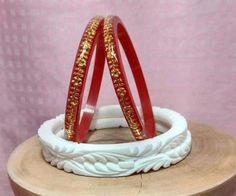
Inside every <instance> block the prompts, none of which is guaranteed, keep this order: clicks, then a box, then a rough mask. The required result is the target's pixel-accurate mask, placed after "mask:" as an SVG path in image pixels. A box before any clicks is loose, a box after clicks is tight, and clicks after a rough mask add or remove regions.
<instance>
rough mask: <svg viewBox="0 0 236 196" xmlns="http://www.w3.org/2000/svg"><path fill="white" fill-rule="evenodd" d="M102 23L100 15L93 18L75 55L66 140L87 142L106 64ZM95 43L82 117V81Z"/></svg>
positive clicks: (66, 124) (67, 104) (67, 113)
mask: <svg viewBox="0 0 236 196" xmlns="http://www.w3.org/2000/svg"><path fill="white" fill-rule="evenodd" d="M103 22H104V19H103V17H100V16H97V17H94V18H93V19H92V20H91V21H90V22H89V24H88V25H87V27H86V29H85V31H84V34H83V36H82V39H81V41H80V45H79V48H78V51H77V54H76V58H75V62H74V67H73V70H72V74H71V79H70V85H69V91H68V96H67V103H66V111H65V138H66V139H68V140H71V141H76V142H83V141H84V140H85V139H86V136H87V133H88V130H89V127H90V124H91V120H92V118H93V115H94V110H95V107H96V103H97V98H98V94H99V90H100V85H101V81H102V76H103V70H104V63H105V54H104V42H103V34H102V28H103ZM96 44H97V46H96V58H95V64H94V71H93V75H92V82H91V86H90V90H89V94H88V98H87V103H86V108H85V109H84V110H83V111H84V112H83V116H82V118H81V117H80V113H81V112H80V110H81V105H82V97H83V93H84V88H85V81H86V78H87V74H88V68H89V65H90V62H91V58H92V54H93V51H94V48H95V45H96ZM80 118H81V120H80Z"/></svg>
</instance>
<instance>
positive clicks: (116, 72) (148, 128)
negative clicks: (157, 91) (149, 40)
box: [103, 16, 156, 140]
mask: <svg viewBox="0 0 236 196" xmlns="http://www.w3.org/2000/svg"><path fill="white" fill-rule="evenodd" d="M103 33H104V35H103V36H104V44H105V51H106V52H105V53H106V57H107V63H108V67H109V71H110V75H111V79H112V81H113V85H114V88H115V92H116V94H117V97H118V100H119V103H120V106H121V109H122V111H123V114H124V116H125V118H126V121H127V123H128V125H129V128H130V129H131V131H132V133H133V136H134V137H135V139H136V140H142V139H145V138H151V137H154V136H156V131H155V121H154V117H153V112H152V105H151V101H150V98H149V94H148V90H147V86H146V82H145V79H144V76H143V72H142V69H141V66H140V63H139V60H138V57H137V55H136V52H135V49H134V46H133V44H132V41H131V39H130V37H129V35H128V33H127V31H126V29H125V27H124V25H123V24H122V22H121V20H120V18H119V17H117V16H109V17H107V18H105V21H104V27H103ZM118 40H119V41H120V43H121V45H122V46H123V48H124V52H125V54H126V56H127V59H128V62H129V64H130V67H131V71H132V74H133V76H134V80H135V83H136V86H137V89H138V94H139V98H140V101H141V106H142V111H143V117H144V126H143V123H142V121H141V118H140V116H139V114H138V112H137V108H136V107H135V103H134V100H133V97H132V94H131V91H130V87H129V85H128V81H127V77H126V74H125V71H124V66H123V62H122V59H121V54H120V50H119V43H118Z"/></svg>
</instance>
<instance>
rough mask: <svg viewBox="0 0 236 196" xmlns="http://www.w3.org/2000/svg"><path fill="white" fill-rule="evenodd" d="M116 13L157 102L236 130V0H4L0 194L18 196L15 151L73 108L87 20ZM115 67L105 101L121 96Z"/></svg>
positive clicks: (0, 11) (0, 6)
mask: <svg viewBox="0 0 236 196" xmlns="http://www.w3.org/2000/svg"><path fill="white" fill-rule="evenodd" d="M108 14H114V15H119V16H120V17H121V19H122V20H123V22H124V23H125V25H126V27H127V29H128V31H129V33H130V35H131V37H132V40H133V42H134V45H135V47H136V50H137V53H138V56H139V58H140V61H141V64H142V66H143V70H144V74H145V76H146V80H147V84H148V87H149V91H150V96H151V99H152V102H153V105H159V106H162V107H168V108H172V109H174V110H177V111H179V112H180V113H182V114H183V115H185V116H186V117H187V118H189V119H193V120H195V121H200V122H204V123H208V124H211V125H212V126H215V127H219V128H222V129H224V130H225V132H228V133H231V134H232V135H236V130H235V120H236V119H235V117H236V1H224V0H216V1H213V0H205V1H202V0H192V1H188V0H179V1H170V0H167V1H164V0H160V1H157V0H149V1H144V0H142V1H135V0H127V1H112V0H94V1H92V0H87V1H85V0H80V1H75V0H73V1H69V0H60V1H56V0H39V1H36V0H35V1H33V0H17V1H16V0H8V1H7V0H0V91H1V96H0V103H1V109H0V119H1V121H0V122H1V123H0V129H1V137H0V143H1V148H0V160H1V170H0V171H1V176H0V184H1V186H2V187H1V190H0V195H5V196H6V195H12V193H11V191H9V189H10V188H9V185H8V181H7V175H6V167H5V165H6V161H7V159H8V157H9V153H10V152H11V151H12V150H13V149H14V148H15V147H16V146H17V145H18V144H20V143H21V142H23V141H24V140H25V139H27V138H29V137H30V136H32V135H35V134H36V132H37V128H38V127H39V126H40V124H41V123H42V122H43V121H44V120H46V119H49V118H51V117H53V116H55V115H57V114H59V113H63V112H64V107H65V101H66V94H67V87H68V81H69V77H70V73H71V68H72V63H73V60H74V56H75V52H76V49H77V46H78V42H79V40H80V37H81V35H82V32H83V30H84V28H85V26H86V23H87V22H88V20H89V19H90V18H91V17H92V16H94V15H104V16H105V15H108ZM127 70H128V71H130V70H129V69H127ZM107 73H108V72H107V70H106V73H105V78H104V80H103V84H102V85H103V89H102V91H101V96H100V99H99V104H100V105H104V104H116V103H117V100H116V97H115V95H114V92H113V89H112V86H111V81H110V78H109V76H108V74H107ZM131 84H132V85H133V80H132V77H131ZM134 90H136V89H135V88H134ZM134 94H135V95H137V93H136V91H135V93H134ZM137 101H138V99H137ZM137 103H138V102H137Z"/></svg>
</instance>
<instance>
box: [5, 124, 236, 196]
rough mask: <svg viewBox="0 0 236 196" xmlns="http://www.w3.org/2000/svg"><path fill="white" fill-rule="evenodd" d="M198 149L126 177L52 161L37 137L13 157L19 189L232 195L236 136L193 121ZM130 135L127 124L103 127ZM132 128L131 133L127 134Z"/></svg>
mask: <svg viewBox="0 0 236 196" xmlns="http://www.w3.org/2000/svg"><path fill="white" fill-rule="evenodd" d="M189 127H190V130H191V133H192V137H193V144H192V151H191V153H190V155H189V156H188V157H187V158H186V159H185V160H183V161H182V162H180V163H178V164H176V165H174V166H172V167H170V168H168V169H162V170H160V171H157V172H149V173H147V174H144V173H142V174H136V175H133V176H129V177H121V178H93V177H83V176H78V175H74V174H70V173H66V172H64V171H61V170H58V169H56V168H54V167H52V166H51V165H49V164H48V163H46V162H45V161H44V160H43V158H42V156H41V152H40V145H39V142H38V139H37V137H32V138H30V139H28V140H26V141H25V142H24V143H23V144H21V145H20V146H19V147H18V148H16V149H15V151H14V152H13V153H12V155H11V157H10V159H9V162H8V174H9V177H10V179H11V184H12V187H13V189H14V192H15V194H16V195H24V196H27V195H36V194H35V193H37V194H40V195H57V196H58V195H96V196H97V195H109V196H110V195H129V196H130V195H168V196H170V195H190V194H200V195H214V196H215V195H220V196H223V195H227V196H228V195H231V194H232V192H233V191H236V140H235V139H234V138H233V137H231V136H228V135H226V134H224V133H223V132H220V131H218V130H215V129H213V128H211V127H208V126H206V125H201V124H196V123H190V126H189ZM120 131H122V134H123V135H124V137H123V138H125V140H129V138H130V137H129V135H130V134H129V132H128V131H127V130H125V129H120V130H117V129H114V132H113V134H111V130H109V134H108V131H107V130H98V131H95V132H94V133H93V136H92V137H91V141H93V142H94V141H95V140H96V138H104V140H106V141H107V139H109V138H113V139H114V138H117V140H122V137H120V136H119V135H120V134H119V132H120ZM126 133H127V134H126Z"/></svg>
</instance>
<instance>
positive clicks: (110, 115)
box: [38, 105, 191, 177]
mask: <svg viewBox="0 0 236 196" xmlns="http://www.w3.org/2000/svg"><path fill="white" fill-rule="evenodd" d="M139 112H140V110H139ZM153 113H154V117H155V119H157V120H158V122H159V123H157V127H156V129H157V130H158V131H161V132H163V131H164V130H163V128H162V126H161V124H163V123H164V124H168V125H169V126H170V128H169V129H168V130H167V131H166V132H164V133H163V134H159V135H158V136H156V137H154V138H150V139H146V140H142V141H133V142H128V143H118V144H89V143H80V144H79V143H76V142H72V141H67V140H65V139H64V130H63V125H64V115H59V116H57V117H56V118H54V119H51V120H48V121H46V122H44V123H43V124H42V125H41V127H40V128H39V130H38V135H39V139H40V142H41V144H42V152H43V157H44V159H45V160H46V161H47V162H50V163H51V165H53V166H56V167H57V168H58V169H64V170H65V171H66V172H73V173H75V174H79V175H85V176H97V177H117V176H128V175H130V174H132V173H135V172H137V173H138V172H141V171H143V172H148V171H149V170H151V169H152V170H159V169H160V168H161V167H164V168H167V167H169V166H170V165H171V164H175V163H177V162H179V161H181V160H182V159H184V158H185V157H186V156H187V154H188V153H189V152H190V149H191V134H190V132H189V131H188V128H187V121H186V120H185V118H184V117H183V116H182V115H180V114H179V113H177V112H174V111H172V110H169V109H162V108H159V107H153ZM120 126H122V127H128V125H127V123H126V121H125V119H124V117H123V114H122V111H121V109H120V106H119V105H110V106H103V107H100V108H99V109H97V111H96V113H95V116H94V119H93V121H92V125H91V127H90V129H91V130H92V129H95V128H96V129H103V128H114V127H120Z"/></svg>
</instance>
